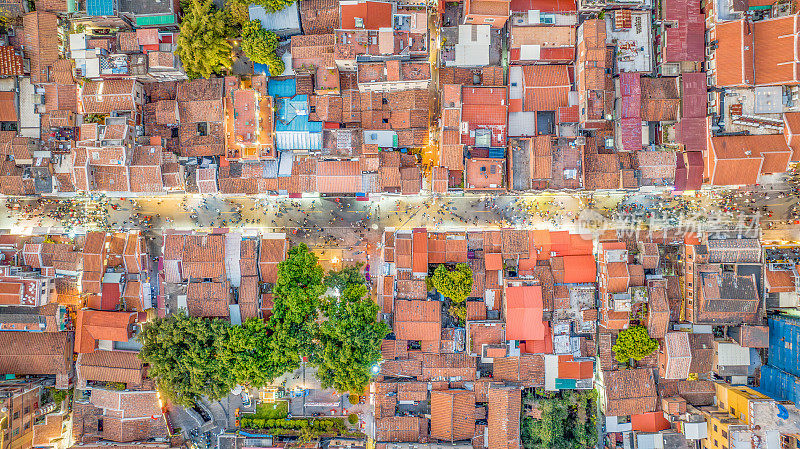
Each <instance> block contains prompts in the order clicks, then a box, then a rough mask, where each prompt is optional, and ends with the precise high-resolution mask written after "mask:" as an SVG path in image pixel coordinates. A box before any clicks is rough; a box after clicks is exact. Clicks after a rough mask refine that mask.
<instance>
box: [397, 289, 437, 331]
mask: <svg viewBox="0 0 800 449" xmlns="http://www.w3.org/2000/svg"><path fill="white" fill-rule="evenodd" d="M441 313H442V304H441V302H439V301H418V300H402V299H398V300H396V301H395V302H394V334H395V336H396V337H397V338H398V339H401V340H428V341H430V340H439V339H440V338H441V333H442V322H441Z"/></svg>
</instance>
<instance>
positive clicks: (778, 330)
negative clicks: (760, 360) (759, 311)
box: [762, 316, 800, 384]
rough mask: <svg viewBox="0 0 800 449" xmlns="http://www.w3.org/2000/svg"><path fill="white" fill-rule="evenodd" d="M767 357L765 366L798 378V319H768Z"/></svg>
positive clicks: (799, 345) (799, 339)
mask: <svg viewBox="0 0 800 449" xmlns="http://www.w3.org/2000/svg"><path fill="white" fill-rule="evenodd" d="M768 322H769V357H768V359H767V364H769V365H770V366H773V367H775V368H778V369H780V370H782V371H786V372H788V373H790V374H793V375H794V376H800V358H798V357H797V350H798V348H800V319H797V318H793V317H788V316H777V317H773V318H770V319H769V321H768ZM762 384H763V383H762Z"/></svg>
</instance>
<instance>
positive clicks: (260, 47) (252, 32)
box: [242, 20, 285, 75]
mask: <svg viewBox="0 0 800 449" xmlns="http://www.w3.org/2000/svg"><path fill="white" fill-rule="evenodd" d="M277 46H278V35H277V34H275V33H273V32H272V31H267V30H265V29H264V28H262V27H261V21H260V20H251V21H249V22H247V23H245V24H244V26H242V50H243V51H244V54H246V55H247V57H248V58H250V60H251V61H253V62H255V63H258V64H266V65H267V66H269V73H270V75H280V74H281V73H283V70H284V69H285V67H284V64H283V61H282V60H281V58H279V57H278V55H277V54H276V53H275V48H276V47H277Z"/></svg>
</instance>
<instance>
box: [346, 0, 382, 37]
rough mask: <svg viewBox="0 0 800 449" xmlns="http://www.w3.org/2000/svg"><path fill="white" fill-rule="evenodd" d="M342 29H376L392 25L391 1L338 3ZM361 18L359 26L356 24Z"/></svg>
mask: <svg viewBox="0 0 800 449" xmlns="http://www.w3.org/2000/svg"><path fill="white" fill-rule="evenodd" d="M340 11H341V26H340V27H339V28H340V29H342V30H353V29H365V30H377V29H380V28H386V27H391V26H392V3H388V2H377V1H359V2H353V3H347V4H342V5H340ZM356 18H358V19H361V26H357V25H356Z"/></svg>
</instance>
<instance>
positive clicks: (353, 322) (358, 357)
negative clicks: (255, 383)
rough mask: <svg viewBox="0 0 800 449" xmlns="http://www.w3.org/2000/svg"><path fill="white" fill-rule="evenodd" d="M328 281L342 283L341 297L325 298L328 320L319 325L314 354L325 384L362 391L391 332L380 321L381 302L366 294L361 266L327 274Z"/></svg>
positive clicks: (340, 388)
mask: <svg viewBox="0 0 800 449" xmlns="http://www.w3.org/2000/svg"><path fill="white" fill-rule="evenodd" d="M327 281H328V282H327V283H329V284H337V283H338V286H339V287H342V290H341V294H340V295H339V296H338V297H327V298H324V299H323V301H322V311H323V314H324V316H325V318H326V320H325V321H324V322H323V323H322V324H321V325H320V328H319V336H318V339H317V340H318V341H319V344H320V350H319V352H318V353H317V355H316V357H315V358H314V365H315V366H316V367H317V377H318V378H319V380H320V382H321V383H322V385H323V387H326V388H335V389H336V390H338V391H340V392H350V393H351V394H362V393H363V392H364V388H365V387H366V386H367V384H368V383H369V379H370V369H371V368H372V366H373V365H375V364H376V363H378V362H379V361H380V360H381V352H380V345H381V340H382V339H383V338H384V337H386V335H387V334H388V333H389V327H388V326H387V325H386V323H382V322H381V323H379V322H378V321H377V316H378V310H379V307H378V304H376V303H375V301H373V300H372V298H370V297H369V296H368V295H367V287H366V286H365V285H364V277H363V276H361V273H360V270H359V269H358V267H348V268H345V269H344V270H342V271H339V272H333V273H331V274H330V275H329V276H328V279H327Z"/></svg>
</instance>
